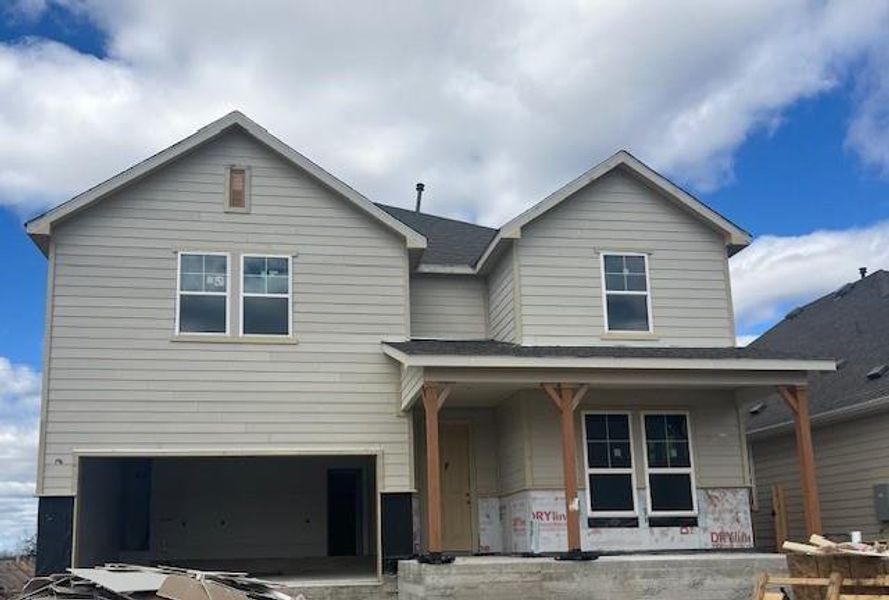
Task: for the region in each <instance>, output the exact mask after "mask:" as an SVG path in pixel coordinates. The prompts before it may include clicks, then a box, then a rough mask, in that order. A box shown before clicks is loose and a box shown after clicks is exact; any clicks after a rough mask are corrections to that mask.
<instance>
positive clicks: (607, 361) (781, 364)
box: [383, 343, 836, 372]
mask: <svg viewBox="0 0 889 600" xmlns="http://www.w3.org/2000/svg"><path fill="white" fill-rule="evenodd" d="M383 352H385V353H386V354H387V355H388V356H390V357H392V358H394V359H395V360H397V361H398V362H400V363H401V364H402V365H404V366H406V367H453V368H485V369H611V370H685V371H773V372H774V371H788V372H808V371H834V370H836V363H835V362H834V361H832V360H807V359H772V358H707V359H703V358H661V357H658V358H625V357H549V356H546V357H524V356H488V355H449V354H414V355H411V354H408V353H406V352H403V351H401V350H399V349H397V348H394V347H392V346H390V345H388V344H386V343H384V344H383Z"/></svg>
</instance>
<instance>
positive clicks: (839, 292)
mask: <svg viewBox="0 0 889 600" xmlns="http://www.w3.org/2000/svg"><path fill="white" fill-rule="evenodd" d="M853 287H855V284H854V283H847V284H846V285H844V286H843V287H841V288H840V289H838V290H837V291H836V292H834V295H833V297H834V298H842V297H843V296H845V295H846V294H848V293H849V292H851V291H852V288H853Z"/></svg>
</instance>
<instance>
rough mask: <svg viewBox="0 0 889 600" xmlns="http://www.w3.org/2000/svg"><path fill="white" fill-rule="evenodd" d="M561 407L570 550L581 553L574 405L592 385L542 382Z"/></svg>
mask: <svg viewBox="0 0 889 600" xmlns="http://www.w3.org/2000/svg"><path fill="white" fill-rule="evenodd" d="M542 387H543V389H544V390H545V391H546V394H547V395H548V396H549V398H550V400H552V401H553V403H554V404H555V405H556V408H557V409H558V410H559V415H560V423H561V429H562V467H563V477H564V480H565V517H566V520H567V523H566V524H567V527H568V552H569V553H578V554H579V553H580V499H579V498H578V496H577V457H576V455H575V443H576V442H575V436H574V409H575V408H577V405H578V404H579V403H580V400H581V399H582V398H583V396H584V394H586V391H587V388H588V386H580V387H578V386H576V385H570V384H567V383H560V384H553V383H544V384H542Z"/></svg>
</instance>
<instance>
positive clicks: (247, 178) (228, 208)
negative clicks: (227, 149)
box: [223, 165, 253, 213]
mask: <svg viewBox="0 0 889 600" xmlns="http://www.w3.org/2000/svg"><path fill="white" fill-rule="evenodd" d="M232 171H244V206H243V207H239V206H232V205H231V189H232V188H231V180H232ZM252 183H253V182H252V177H251V174H250V167H248V166H247V165H229V166H227V167H226V168H225V195H224V196H225V197H224V202H225V206H224V207H223V208H224V210H225V212H230V213H249V212H250V206H251V198H250V197H251V196H252V189H251V185H252Z"/></svg>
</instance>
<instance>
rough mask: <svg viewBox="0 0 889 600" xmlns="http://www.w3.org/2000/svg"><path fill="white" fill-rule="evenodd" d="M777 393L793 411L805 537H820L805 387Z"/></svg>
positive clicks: (818, 507) (785, 388) (816, 485)
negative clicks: (806, 535) (816, 534)
mask: <svg viewBox="0 0 889 600" xmlns="http://www.w3.org/2000/svg"><path fill="white" fill-rule="evenodd" d="M778 393H779V394H781V397H782V398H784V401H785V402H787V405H788V406H790V410H791V411H793V422H794V425H795V427H796V452H797V457H798V460H799V467H800V484H801V488H802V493H803V509H804V512H805V520H806V531H807V532H808V534H809V535H812V534H814V533H818V534H820V533H823V531H822V524H821V505H820V502H819V500H818V483H817V480H816V475H815V447H814V444H813V443H812V422H811V418H810V416H809V392H808V389H807V388H806V387H805V386H779V387H778Z"/></svg>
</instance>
